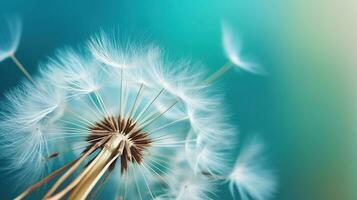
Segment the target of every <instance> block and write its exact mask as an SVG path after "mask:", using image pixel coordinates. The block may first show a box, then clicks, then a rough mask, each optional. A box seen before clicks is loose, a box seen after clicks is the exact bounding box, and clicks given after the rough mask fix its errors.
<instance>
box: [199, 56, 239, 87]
mask: <svg viewBox="0 0 357 200" xmlns="http://www.w3.org/2000/svg"><path fill="white" fill-rule="evenodd" d="M233 67H234V64H233V63H232V62H230V61H229V62H227V63H226V64H224V65H223V66H222V67H220V68H219V69H218V70H217V71H216V72H214V73H213V74H212V75H210V76H209V77H208V78H207V79H206V80H205V81H204V83H205V84H210V83H212V82H214V81H215V80H217V79H218V78H220V77H221V76H223V75H224V74H225V73H227V72H228V71H229V70H230V69H232V68H233Z"/></svg>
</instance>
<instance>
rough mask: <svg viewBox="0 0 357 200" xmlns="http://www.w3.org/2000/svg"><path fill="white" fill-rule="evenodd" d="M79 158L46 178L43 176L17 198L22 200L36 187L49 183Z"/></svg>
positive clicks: (16, 199)
mask: <svg viewBox="0 0 357 200" xmlns="http://www.w3.org/2000/svg"><path fill="white" fill-rule="evenodd" d="M77 160H78V159H76V160H74V161H72V162H70V163H68V164H66V165H65V166H63V167H61V168H59V169H57V170H56V171H54V172H52V173H51V174H49V175H48V176H46V177H45V178H43V179H42V180H40V181H39V182H37V183H35V184H33V185H32V186H31V187H29V188H27V189H26V190H25V191H24V192H22V193H21V194H20V195H19V196H17V197H16V198H15V200H21V199H23V198H25V197H26V196H27V195H29V194H30V193H31V192H33V191H34V190H35V189H37V188H39V187H41V186H42V185H43V184H45V183H47V182H48V181H50V180H51V179H53V178H54V177H56V176H57V175H58V174H60V173H62V172H63V171H64V170H66V169H68V168H69V167H72V166H73V165H74V164H75V163H76V162H77Z"/></svg>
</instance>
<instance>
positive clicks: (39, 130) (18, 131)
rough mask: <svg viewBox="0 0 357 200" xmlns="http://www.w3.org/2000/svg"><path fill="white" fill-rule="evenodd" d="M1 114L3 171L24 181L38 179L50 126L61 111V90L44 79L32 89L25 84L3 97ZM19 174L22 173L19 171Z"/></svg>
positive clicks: (42, 165)
mask: <svg viewBox="0 0 357 200" xmlns="http://www.w3.org/2000/svg"><path fill="white" fill-rule="evenodd" d="M5 97H6V99H7V101H6V103H3V104H2V108H3V110H2V111H1V112H0V135H1V137H2V140H1V142H2V144H1V152H2V153H1V156H4V158H6V159H9V162H10V163H9V164H8V166H7V167H6V170H8V171H10V172H14V171H18V172H17V173H15V174H16V175H15V177H17V176H18V178H23V180H24V181H25V180H27V181H28V180H31V179H33V178H38V177H39V176H41V175H42V173H44V172H45V171H44V170H45V169H46V164H45V163H46V162H44V158H45V157H46V156H48V153H49V147H48V145H47V141H46V140H47V139H49V138H50V137H51V135H50V132H49V131H48V129H49V127H50V126H51V125H50V124H51V123H53V121H55V120H56V119H58V118H59V117H60V116H61V115H62V112H63V99H62V91H61V90H57V89H54V88H53V87H51V83H50V82H49V81H48V80H46V79H43V80H42V82H41V83H39V84H38V85H37V87H35V86H34V85H33V84H32V83H30V82H24V83H23V84H22V85H20V86H19V87H18V88H16V89H15V90H12V91H10V92H8V93H7V94H6V96H5ZM19 171H21V172H19Z"/></svg>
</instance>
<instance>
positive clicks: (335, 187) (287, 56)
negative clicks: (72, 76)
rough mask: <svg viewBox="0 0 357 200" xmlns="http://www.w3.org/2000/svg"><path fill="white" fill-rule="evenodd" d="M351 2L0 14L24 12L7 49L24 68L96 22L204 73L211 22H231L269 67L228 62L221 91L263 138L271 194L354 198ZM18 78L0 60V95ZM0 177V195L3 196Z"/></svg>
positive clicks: (73, 41) (95, 4)
mask: <svg viewBox="0 0 357 200" xmlns="http://www.w3.org/2000/svg"><path fill="white" fill-rule="evenodd" d="M354 8H357V6H356V3H355V2H354V1H350V2H349V1H343V3H342V1H340V3H337V2H334V1H329V0H326V1H324V0H316V1H307V0H306V1H304V0H302V1H299V0H290V1H277V0H275V1H274V0H271V1H258V0H250V1H247V0H241V1H239V0H235V1H233V0H232V1H209V0H195V1H188V0H184V1H167V0H159V1H133V0H131V1H130V0H125V1H119V0H117V1H114V0H103V1H93V0H88V1H84V0H83V1H39V0H33V1H25V0H22V1H21V0H0V14H4V15H6V14H12V13H18V14H19V15H20V16H22V17H23V19H24V20H23V21H24V31H23V37H22V41H21V44H20V47H19V49H18V52H17V56H18V58H19V59H20V60H22V62H23V63H24V64H25V65H26V66H27V67H28V69H29V71H30V72H31V73H32V74H35V73H36V70H37V67H36V66H37V65H38V63H39V62H40V61H44V60H45V59H46V57H47V56H48V55H52V54H53V52H54V50H55V49H57V48H59V47H63V46H65V45H78V44H79V45H80V44H81V43H82V42H84V41H85V40H86V39H88V37H89V36H91V35H92V34H94V33H97V32H98V30H99V29H100V28H102V29H104V30H112V29H113V28H119V30H122V32H124V33H126V34H128V35H129V36H130V37H133V38H136V37H140V38H145V39H147V40H150V41H151V40H152V41H154V42H156V43H157V44H159V45H161V46H162V47H163V48H164V49H165V50H166V51H167V52H168V53H169V54H170V55H172V56H174V57H177V58H179V57H185V58H187V57H189V58H192V59H193V60H199V61H201V62H202V63H204V64H205V65H206V66H207V68H208V69H209V70H210V71H212V72H213V71H214V70H215V69H217V68H218V67H219V66H221V65H222V64H224V63H225V62H226V58H225V56H224V54H223V51H222V48H221V41H220V34H221V22H222V21H225V22H227V23H229V24H231V25H232V26H234V27H235V28H237V29H238V30H239V34H240V37H241V39H242V41H243V45H244V52H245V53H246V55H248V56H250V57H251V58H253V59H254V60H256V61H257V62H258V63H259V64H261V65H262V66H264V67H265V68H266V69H267V71H268V72H269V76H265V77H262V76H254V75H251V74H248V73H245V72H238V73H233V71H232V72H231V73H229V74H227V75H226V76H224V77H223V79H222V80H221V84H222V88H223V89H222V92H223V93H224V94H225V96H226V104H227V107H229V108H230V111H231V114H232V115H233V119H232V123H234V124H236V125H237V127H239V129H240V132H241V136H242V138H243V139H244V138H246V137H249V136H250V135H252V134H255V133H259V134H260V135H262V137H263V138H264V139H265V140H266V141H267V143H268V145H269V150H270V152H271V165H272V166H274V169H275V170H276V173H277V174H278V175H279V182H280V186H279V190H278V193H277V195H276V199H292V200H294V199H296V200H300V199H304V200H309V199H315V200H316V199H324V200H325V199H341V200H342V199H343V200H353V199H357V195H356V192H355V191H356V182H355V180H356V178H357V176H356V173H355V172H356V169H355V168H356V163H355V158H356V156H355V152H357V149H356V147H355V146H356V141H357V140H356V134H355V133H356V125H355V124H356V123H355V122H354V121H355V120H356V115H355V114H356V113H357V112H356V109H355V108H356V106H355V100H356V98H355V97H356V95H355V89H354V85H355V84H356V81H355V79H356V78H355V76H354V74H355V73H356V70H355V68H354V66H356V62H355V59H354V56H355V55H356V54H355V52H356V51H355V50H356V46H357V45H356V39H355V38H356V36H357V31H356V28H355V27H356V24H355V23H354V20H355V19H356V14H354V13H357V12H356V9H354ZM353 9H354V10H353ZM21 78H22V75H21V74H20V72H19V71H18V70H17V69H16V67H15V66H14V65H13V64H12V63H11V62H10V61H9V60H8V61H5V62H3V63H0V84H1V87H0V94H1V98H3V93H4V92H5V91H7V90H9V89H10V88H12V87H14V86H15V85H16V84H17V83H18V82H19V81H20V80H21ZM0 153H1V152H0ZM0 177H1V180H0V184H1V185H0V198H1V199H9V198H10V197H13V196H14V193H12V192H11V191H12V184H11V183H9V182H7V179H6V176H5V175H4V174H2V175H1V176H0ZM227 199H228V197H227Z"/></svg>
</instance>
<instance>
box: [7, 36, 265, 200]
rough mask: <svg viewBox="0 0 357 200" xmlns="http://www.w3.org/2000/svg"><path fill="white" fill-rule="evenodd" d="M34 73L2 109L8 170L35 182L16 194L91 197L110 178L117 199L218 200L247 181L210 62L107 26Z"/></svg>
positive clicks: (21, 195)
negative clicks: (120, 35)
mask: <svg viewBox="0 0 357 200" xmlns="http://www.w3.org/2000/svg"><path fill="white" fill-rule="evenodd" d="M29 77H30V79H29V80H30V82H29V81H24V82H23V83H22V84H21V85H20V86H18V88H16V89H14V90H12V91H10V92H9V93H8V94H7V95H6V99H7V100H6V102H4V103H3V106H2V111H1V112H0V117H1V122H0V135H1V137H2V138H3V139H2V145H1V152H3V153H2V156H3V157H4V158H6V159H7V160H8V161H9V165H8V166H7V170H9V171H10V172H13V173H14V174H16V177H15V178H19V179H21V180H22V182H23V183H26V182H31V185H30V186H29V187H28V188H27V189H26V190H24V191H23V192H22V193H21V194H20V195H19V196H17V197H16V199H23V198H25V197H27V196H29V195H30V194H31V193H32V192H33V191H34V190H36V189H38V188H40V187H42V186H43V185H45V184H48V186H49V187H47V188H48V189H47V190H46V191H45V192H44V193H43V194H41V195H42V197H43V199H61V198H68V199H86V198H89V199H92V198H95V197H96V196H97V195H98V193H99V191H100V190H101V189H102V187H104V185H106V184H108V185H112V187H113V188H114V189H113V193H114V194H115V198H116V199H179V200H183V199H193V200H194V199H214V198H216V197H217V194H216V191H217V189H218V187H219V186H220V185H221V184H222V183H227V180H234V183H237V184H239V185H244V183H241V181H242V179H240V178H236V177H237V176H236V175H235V174H236V167H234V160H235V159H234V158H235V153H234V152H235V149H236V147H237V137H238V134H237V133H236V131H235V129H234V128H233V127H232V126H231V125H230V124H229V123H228V122H227V121H228V119H227V118H228V117H227V115H226V111H225V108H224V107H223V106H222V98H221V97H220V96H219V95H217V91H216V90H215V86H214V83H213V82H214V80H215V79H217V78H218V77H219V76H215V77H213V78H212V77H211V78H209V79H207V78H206V77H207V74H206V73H205V70H204V68H203V67H202V66H201V65H199V64H197V63H193V62H191V61H176V62H173V61H171V60H170V59H168V58H166V57H165V56H164V55H163V53H162V51H160V49H159V48H158V47H156V46H154V45H147V46H145V45H143V46H138V47H137V46H135V45H132V44H131V43H125V44H122V43H120V42H119V41H118V40H116V39H115V38H113V36H112V35H107V34H105V33H103V32H101V33H100V34H99V35H97V36H95V37H93V38H91V39H90V40H89V41H88V43H87V45H86V46H85V47H84V48H82V49H79V50H75V49H72V48H65V49H62V50H60V51H57V53H56V56H55V57H53V58H50V59H49V60H48V62H46V63H44V64H42V65H41V66H40V73H39V75H38V76H36V77H35V78H34V79H32V78H31V76H29ZM253 159H254V158H253ZM238 160H240V159H238ZM243 160H245V159H243ZM238 163H239V166H240V163H241V162H238ZM243 163H244V162H243ZM247 176H254V172H249V173H248V174H247ZM265 178H270V177H265ZM35 180H37V182H36V183H33V182H34V181H35ZM247 181H248V183H247V184H246V185H250V182H249V181H251V179H247ZM232 183H233V182H232ZM243 188H246V187H243ZM246 191H247V193H249V194H250V192H252V194H251V195H252V196H253V197H256V196H254V195H255V194H256V193H255V191H254V190H249V189H247V190H246ZM257 197H258V196H257ZM264 197H265V196H264Z"/></svg>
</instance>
